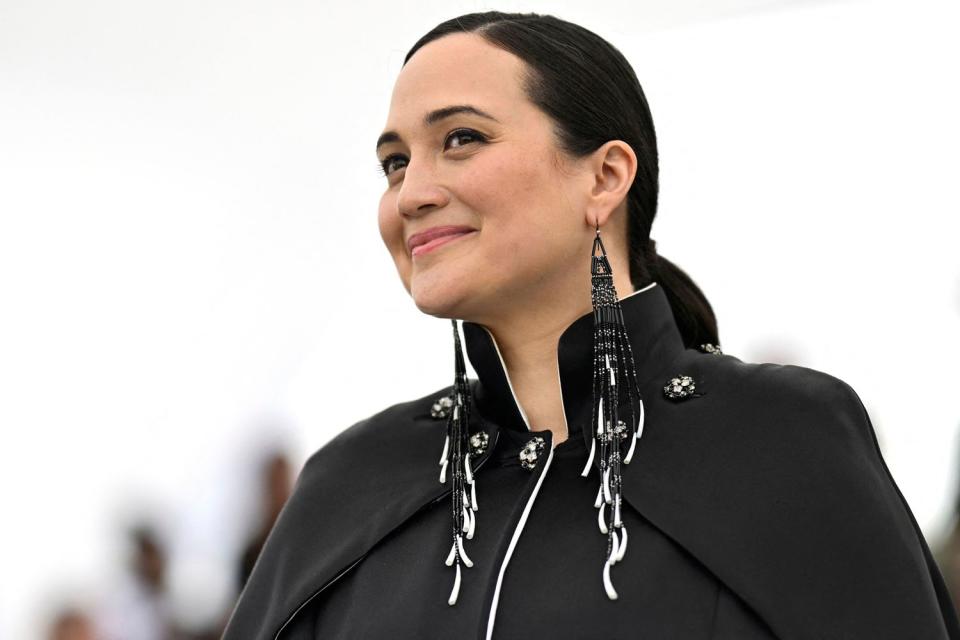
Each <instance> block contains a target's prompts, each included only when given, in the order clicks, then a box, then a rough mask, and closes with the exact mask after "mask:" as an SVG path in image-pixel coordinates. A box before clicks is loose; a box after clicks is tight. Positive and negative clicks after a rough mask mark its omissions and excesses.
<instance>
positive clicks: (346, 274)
mask: <svg viewBox="0 0 960 640" xmlns="http://www.w3.org/2000/svg"><path fill="white" fill-rule="evenodd" d="M701 5H706V3H699V2H695V1H694V0H684V1H682V2H678V0H670V1H669V2H668V1H667V0H661V1H658V2H652V1H651V2H640V3H638V2H625V1H624V2H606V3H600V4H597V3H590V4H588V3H569V2H553V3H543V2H528V3H524V4H522V5H513V3H503V4H500V5H497V6H493V7H491V6H489V5H482V4H479V3H475V2H459V3H457V2H449V1H445V2H418V3H377V4H371V3H351V4H349V5H347V4H342V5H341V4H336V5H330V4H325V3H322V2H314V3H300V2H269V3H268V2H259V3H257V2H226V1H223V0H201V1H197V0H191V1H190V2H185V1H180V2H172V1H166V2H153V3H147V2H126V1H123V2H121V1H120V0H102V1H99V2H96V1H95V2H84V3H76V2H67V1H59V2H58V1H53V0H32V1H30V2H27V1H26V0H0V304H2V309H0V428H2V433H3V439H2V444H0V505H2V509H3V514H2V515H3V523H4V524H3V535H2V544H0V589H2V592H0V638H16V639H20V638H27V639H30V638H34V637H36V635H35V634H36V633H37V630H38V629H40V628H41V627H40V623H41V621H42V620H43V619H44V616H46V615H47V613H48V610H49V608H50V606H52V604H51V603H56V602H58V598H61V597H63V596H69V595H71V594H75V593H82V594H96V593H99V592H100V591H101V590H103V589H105V588H106V587H107V586H108V585H109V584H111V583H112V581H113V580H114V579H115V578H116V574H117V572H118V571H119V567H120V566H121V564H120V563H121V562H122V559H123V554H122V547H121V545H120V542H121V540H122V526H123V525H124V523H126V522H128V521H130V519H132V518H133V517H135V516H136V515H137V514H141V513H144V514H150V515H154V516H157V517H160V518H161V519H162V521H163V522H164V523H165V531H166V533H167V535H168V536H169V539H170V541H171V544H172V545H173V549H172V551H173V557H172V561H173V567H172V570H173V575H172V581H173V584H172V587H173V592H174V596H175V601H176V602H177V603H178V604H177V611H178V615H179V616H181V618H182V619H184V620H185V621H186V622H187V623H196V624H199V623H202V622H206V621H209V620H210V619H212V618H213V617H215V616H216V615H217V613H218V612H219V610H220V608H222V607H223V606H226V605H227V604H229V599H230V598H231V597H232V595H233V594H232V591H231V589H232V579H233V575H232V571H233V566H234V564H235V559H234V558H235V554H236V553H237V548H238V546H239V545H240V544H241V543H242V542H243V540H244V538H245V536H246V535H247V533H248V527H249V526H250V519H251V517H252V516H251V514H252V510H253V508H254V502H255V498H254V497H253V496H254V492H255V490H256V487H255V485H254V474H255V471H256V469H255V464H256V461H257V460H258V459H259V455H261V451H262V449H263V448H264V447H266V446H272V445H274V444H279V445H280V446H285V447H287V448H288V449H289V450H290V451H291V452H293V455H294V459H295V463H296V465H297V467H298V468H299V465H300V464H301V463H302V461H303V459H304V458H305V457H306V455H308V454H309V453H310V452H311V451H313V450H315V449H316V448H317V447H319V446H320V445H322V444H323V443H324V442H326V441H327V440H328V439H329V438H330V437H332V436H333V435H335V434H336V433H337V432H339V431H340V430H342V429H344V428H345V427H347V426H349V425H350V424H352V423H354V422H356V421H357V420H359V419H361V418H363V417H366V416H367V415H369V414H371V413H373V412H375V411H377V410H379V409H381V408H383V407H385V406H387V405H388V404H392V403H395V402H400V401H404V400H408V399H410V398H413V397H419V396H421V395H423V394H424V393H427V392H429V391H430V390H431V389H435V388H438V387H440V386H443V385H445V384H448V383H449V382H450V380H451V376H452V371H451V366H452V357H451V348H452V345H451V343H450V336H449V326H448V324H445V323H446V322H447V321H445V320H440V319H436V318H432V317H428V316H424V315H422V314H420V313H419V312H418V311H417V310H416V307H415V306H414V305H413V303H412V302H411V301H410V300H409V298H408V297H407V296H406V293H405V291H404V290H403V288H402V286H401V284H400V282H399V279H398V277H397V275H396V271H395V269H394V267H393V263H392V260H391V259H390V257H389V256H388V254H387V252H386V250H385V249H384V247H383V246H382V244H381V240H380V237H379V234H378V231H377V226H376V211H377V204H378V200H379V197H380V194H381V192H382V190H383V188H384V185H385V181H384V179H383V178H382V177H381V176H379V174H378V173H377V170H376V158H375V155H374V141H375V138H376V137H377V135H378V134H379V133H380V131H381V130H382V128H383V126H384V124H385V120H386V115H387V109H388V103H389V96H390V92H391V89H392V85H393V81H394V79H395V77H396V74H397V72H398V71H399V69H400V64H401V62H402V59H403V56H404V54H405V53H406V51H407V50H408V49H409V47H410V46H412V45H413V43H414V42H415V41H416V40H417V39H418V38H419V37H420V36H421V35H423V34H424V33H426V32H427V31H428V30H429V29H430V28H432V27H433V26H434V25H435V24H437V23H439V22H440V21H442V20H445V19H447V18H451V17H454V16H456V15H459V14H462V13H466V12H469V11H475V10H486V9H490V8H495V9H498V10H504V11H510V10H521V11H537V12H541V13H553V14H555V15H557V16H559V17H562V18H565V19H568V20H571V21H574V22H578V23H580V24H582V25H583V26H585V27H587V28H589V29H591V30H593V31H595V32H597V33H598V34H600V35H601V36H603V37H605V38H606V39H608V40H609V41H610V42H612V43H613V44H614V45H615V46H616V47H618V48H619V49H620V50H621V51H622V52H623V53H624V54H625V55H626V57H627V58H628V59H629V60H630V61H631V63H632V64H633V65H634V67H635V69H636V72H637V75H638V76H639V78H640V80H641V83H642V84H643V87H644V90H645V92H646V94H647V97H648V99H649V101H650V104H651V108H652V111H653V116H654V121H655V124H656V127H657V132H658V137H659V144H660V153H661V175H662V184H661V205H660V210H659V214H658V216H657V221H656V223H655V225H654V230H653V237H654V238H656V239H657V242H658V249H659V250H660V253H662V254H663V255H665V256H667V257H669V258H670V259H671V260H673V261H674V262H676V263H678V264H679V265H680V266H681V267H683V268H684V269H685V270H687V271H688V272H689V273H690V274H691V276H692V277H693V278H694V279H695V280H696V281H697V282H698V284H699V285H700V286H701V287H702V288H703V290H704V291H705V292H706V294H707V296H708V297H709V298H710V300H711V302H712V304H713V305H714V308H715V311H716V312H717V315H718V318H719V321H720V331H721V345H722V346H723V348H724V351H726V352H727V353H730V354H733V355H736V356H737V357H740V358H741V359H743V360H748V361H750V360H752V361H776V362H790V363H794V364H801V365H804V366H808V367H812V368H815V369H820V370H823V371H826V372H828V373H831V374H832V375H835V376H837V377H839V378H842V379H843V380H846V381H847V382H848V383H850V384H851V385H852V386H853V387H854V389H856V390H857V392H858V393H859V395H860V397H861V398H862V399H863V401H864V403H865V404H866V406H867V408H868V410H869V411H870V414H871V416H872V418H873V423H874V426H875V428H876V429H877V432H878V434H879V436H880V439H881V444H882V446H883V449H884V455H885V458H886V460H887V463H888V464H889V466H890V469H891V471H892V473H893V475H894V477H895V479H896V480H897V483H898V485H899V486H900V488H901V489H902V491H903V492H904V494H905V495H906V497H907V500H908V502H909V503H910V505H911V507H912V509H913V511H914V513H915V514H916V517H917V519H918V521H919V522H920V524H921V526H922V528H923V529H924V532H925V534H926V535H927V537H928V540H929V541H930V543H931V544H936V543H937V541H938V539H939V537H940V536H941V535H943V533H944V532H945V530H946V527H947V526H948V525H949V520H950V518H951V515H952V514H951V505H952V502H953V500H954V497H955V485H956V484H957V479H956V472H955V469H956V466H957V456H956V449H957V442H956V432H957V427H958V416H960V406H958V404H957V401H956V398H957V389H956V386H957V383H958V376H957V373H956V363H957V362H960V347H958V343H960V341H958V339H957V334H958V332H957V328H958V324H957V321H958V313H960V266H958V260H957V249H956V247H957V239H958V236H960V223H958V213H960V211H958V209H960V207H958V204H960V197H958V195H957V175H958V169H960V166H958V159H957V157H958V154H957V149H958V147H960V127H958V125H957V117H956V114H957V113H960V97H958V90H957V82H956V75H955V74H956V62H957V60H958V59H960V56H958V53H960V52H958V48H960V47H958V44H957V42H958V41H957V38H956V33H957V26H958V24H957V23H958V20H957V18H958V13H960V12H958V5H957V4H956V3H955V2H947V1H934V0H911V1H910V2H909V3H908V2H906V1H901V2H892V1H877V2H857V1H849V2H832V3H807V2H776V1H772V0H771V1H768V2H756V1H754V2H747V1H738V0H724V1H723V2H712V3H710V5H709V7H705V6H701ZM587 260H588V257H587V256H585V257H584V265H585V269H586V268H587V266H586V265H587ZM370 354H383V357H381V358H378V359H377V362H378V363H379V368H377V369H375V370H373V371H370V370H369V363H370V362H371V360H370ZM470 373H471V376H472V375H473V372H472V370H471V372H470ZM811 472H812V473H815V472H816V470H814V469H812V470H811Z"/></svg>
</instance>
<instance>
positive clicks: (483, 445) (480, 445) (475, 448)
mask: <svg viewBox="0 0 960 640" xmlns="http://www.w3.org/2000/svg"><path fill="white" fill-rule="evenodd" d="M489 443H490V436H488V435H487V432H486V431H477V432H476V433H475V434H473V435H472V436H470V455H471V456H473V457H474V458H476V457H478V456H481V455H483V452H484V451H486V450H487V445H488V444H489Z"/></svg>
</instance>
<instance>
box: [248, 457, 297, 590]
mask: <svg viewBox="0 0 960 640" xmlns="http://www.w3.org/2000/svg"><path fill="white" fill-rule="evenodd" d="M261 482H262V485H261V487H262V489H261V490H262V493H261V500H262V503H261V520H260V525H259V526H258V527H257V529H256V532H255V533H254V535H253V538H252V539H251V540H250V542H249V543H248V544H247V546H246V547H245V548H244V550H243V554H242V555H241V557H240V566H239V575H238V578H239V584H238V587H239V588H238V591H240V590H242V589H243V586H244V585H245V584H246V583H247V578H249V577H250V572H251V571H252V570H253V565H254V564H255V563H256V561H257V557H258V556H259V555H260V549H261V548H262V547H263V543H264V541H266V539H267V535H268V534H269V533H270V529H272V528H273V523H274V522H275V521H276V520H277V516H278V515H279V514H280V510H281V509H282V508H283V505H284V504H286V502H287V498H289V497H290V490H291V486H292V473H291V465H290V459H289V458H288V457H287V455H286V454H285V453H282V452H275V453H274V454H273V455H271V456H270V457H268V458H267V459H266V461H265V462H264V464H263V469H262V475H261Z"/></svg>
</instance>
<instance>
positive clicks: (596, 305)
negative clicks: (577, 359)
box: [580, 224, 643, 600]
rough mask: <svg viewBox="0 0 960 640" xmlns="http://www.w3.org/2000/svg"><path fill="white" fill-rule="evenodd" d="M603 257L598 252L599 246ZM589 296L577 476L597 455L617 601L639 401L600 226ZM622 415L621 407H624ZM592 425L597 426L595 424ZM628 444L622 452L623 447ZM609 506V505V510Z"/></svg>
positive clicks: (599, 503) (606, 576) (603, 527)
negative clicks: (586, 392) (583, 430)
mask: <svg viewBox="0 0 960 640" xmlns="http://www.w3.org/2000/svg"><path fill="white" fill-rule="evenodd" d="M598 248H599V249H600V252H601V255H599V256H598V255H596V253H597V249H598ZM591 256H592V257H591V283H592V287H591V297H592V299H593V414H592V418H591V425H589V426H590V427H591V433H593V439H592V441H591V443H590V456H589V458H588V459H587V464H586V466H585V467H584V468H583V472H582V473H581V474H580V475H582V476H583V477H587V476H588V475H589V473H590V469H591V467H592V466H593V459H594V457H596V456H597V455H598V453H599V457H600V462H599V465H600V488H599V489H598V491H597V499H596V500H595V501H594V504H593V506H594V507H596V508H597V509H599V512H598V514H597V522H598V524H599V527H600V533H602V534H604V535H606V536H607V559H606V561H605V562H604V565H603V587H604V589H606V592H607V597H609V598H610V599H611V600H616V599H617V592H616V590H615V589H614V588H613V582H612V581H611V580H610V568H611V567H612V566H613V565H614V564H616V563H617V562H619V561H621V560H623V555H624V553H626V551H627V528H626V527H625V526H624V524H623V521H622V520H621V518H620V505H621V503H622V501H623V500H622V496H623V482H622V481H621V475H620V473H621V464H630V460H631V458H633V451H634V448H635V447H636V444H637V440H638V439H639V438H640V434H641V433H643V399H642V398H641V397H640V384H639V382H638V381H637V371H636V366H635V364H634V360H633V348H632V347H631V345H630V337H629V336H628V335H627V330H626V327H625V323H624V320H623V310H622V309H621V308H620V300H619V298H618V297H617V290H616V288H614V286H613V270H612V269H611V268H610V261H609V260H608V259H607V251H606V248H604V246H603V241H602V240H600V226H599V224H598V225H597V236H596V238H595V239H594V241H593V251H591ZM627 400H629V408H628V411H629V413H627V415H625V416H624V418H627V420H623V419H621V417H620V415H619V412H620V408H621V407H624V409H625V410H627ZM594 426H595V428H594ZM628 439H629V446H628V449H627V452H626V455H624V454H623V452H622V451H621V449H622V448H623V447H624V446H625V445H627V443H626V442H625V441H626V440H628ZM608 505H609V509H608V508H607V507H608Z"/></svg>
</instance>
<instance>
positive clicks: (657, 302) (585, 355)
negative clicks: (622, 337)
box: [463, 282, 684, 440]
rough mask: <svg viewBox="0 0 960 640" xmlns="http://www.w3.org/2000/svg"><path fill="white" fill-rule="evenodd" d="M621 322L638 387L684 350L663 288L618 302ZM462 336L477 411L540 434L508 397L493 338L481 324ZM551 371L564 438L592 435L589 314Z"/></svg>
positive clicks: (467, 325) (573, 328)
mask: <svg viewBox="0 0 960 640" xmlns="http://www.w3.org/2000/svg"><path fill="white" fill-rule="evenodd" d="M620 307H621V309H622V310H623V319H624V322H625V325H626V330H627V334H628V335H629V337H630V344H631V346H632V347H633V358H634V362H635V364H636V367H637V381H638V382H639V383H640V384H641V385H642V384H643V383H644V382H646V381H648V380H650V379H651V378H652V377H653V376H655V375H657V374H659V373H661V372H662V371H663V370H664V368H665V367H666V366H667V365H668V364H669V363H670V362H672V361H673V360H674V358H675V357H676V356H677V355H678V354H679V353H680V352H682V351H683V350H684V345H683V339H682V338H681V335H680V330H679V328H678V327H677V324H676V321H675V320H674V318H673V311H672V310H671V308H670V303H669V301H668V300H667V296H666V294H665V293H664V291H663V287H661V286H659V285H658V284H657V283H656V282H651V283H650V284H649V285H647V286H646V287H644V288H642V289H638V290H636V291H634V292H633V293H630V294H628V295H627V296H625V297H623V298H620ZM463 336H464V342H465V343H466V347H467V357H468V358H469V360H470V364H472V365H473V368H474V369H475V370H476V372H477V376H478V378H479V379H478V381H477V383H476V385H475V387H474V402H475V403H476V406H477V409H478V410H479V412H480V413H481V414H482V415H484V416H486V417H488V418H490V419H491V420H493V422H494V423H495V424H496V425H498V426H500V427H503V428H506V429H513V430H518V431H540V430H541V429H544V428H546V426H545V425H531V424H530V421H529V419H528V418H527V415H526V414H525V413H524V411H523V408H522V407H521V406H520V403H519V402H518V401H517V397H516V395H515V394H514V392H513V385H512V384H511V382H510V376H509V374H508V373H507V369H506V364H505V363H504V361H503V356H502V354H501V352H500V347H499V346H498V345H497V341H496V338H494V337H493V333H492V332H491V331H490V330H489V329H488V328H487V327H486V326H484V325H482V324H479V323H476V322H470V321H464V322H463ZM557 371H558V374H559V377H560V391H561V395H562V398H563V413H564V420H565V421H566V422H567V429H568V434H569V435H570V436H571V437H572V436H573V435H574V434H577V433H582V434H583V436H582V437H584V439H585V440H589V438H590V437H591V436H592V433H590V430H589V429H587V430H585V429H584V425H585V424H586V423H587V422H589V421H590V419H591V414H592V411H593V311H590V312H588V313H585V314H584V315H582V316H580V317H579V318H577V319H576V320H574V321H573V322H572V323H571V324H570V325H569V326H568V327H567V328H566V329H564V331H563V333H561V334H560V338H559V340H558V343H557Z"/></svg>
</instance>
